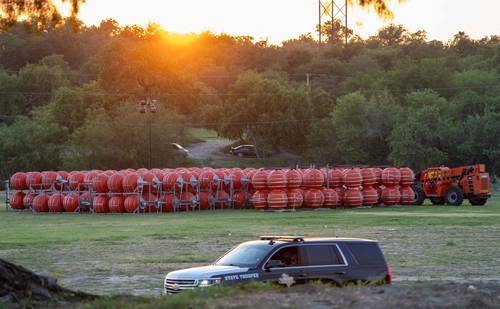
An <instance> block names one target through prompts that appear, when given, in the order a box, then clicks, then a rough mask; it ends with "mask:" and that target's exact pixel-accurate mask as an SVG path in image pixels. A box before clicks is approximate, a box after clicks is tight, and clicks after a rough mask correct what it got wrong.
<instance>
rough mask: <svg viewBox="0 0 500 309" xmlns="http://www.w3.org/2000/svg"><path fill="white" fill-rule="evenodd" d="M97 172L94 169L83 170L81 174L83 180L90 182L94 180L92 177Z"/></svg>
mask: <svg viewBox="0 0 500 309" xmlns="http://www.w3.org/2000/svg"><path fill="white" fill-rule="evenodd" d="M97 174H99V173H98V172H96V171H90V172H85V173H84V174H83V182H84V183H87V184H91V183H92V181H94V177H95V176H97Z"/></svg>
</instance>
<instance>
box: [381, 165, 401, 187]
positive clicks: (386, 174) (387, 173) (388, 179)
mask: <svg viewBox="0 0 500 309" xmlns="http://www.w3.org/2000/svg"><path fill="white" fill-rule="evenodd" d="M400 180H401V174H400V173H399V169H397V168H395V167H388V168H385V169H384V170H383V171H382V183H383V184H384V186H391V185H392V186H395V185H397V184H399V182H400Z"/></svg>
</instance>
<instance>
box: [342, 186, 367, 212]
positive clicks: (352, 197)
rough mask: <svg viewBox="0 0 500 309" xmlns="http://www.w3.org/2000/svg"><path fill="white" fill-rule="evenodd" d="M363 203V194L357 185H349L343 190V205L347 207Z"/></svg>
mask: <svg viewBox="0 0 500 309" xmlns="http://www.w3.org/2000/svg"><path fill="white" fill-rule="evenodd" d="M362 204H363V194H361V191H360V190H359V187H349V188H347V190H346V191H345V192H344V205H345V206H347V207H351V208H355V207H359V206H361V205H362Z"/></svg>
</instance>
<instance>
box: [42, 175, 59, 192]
mask: <svg viewBox="0 0 500 309" xmlns="http://www.w3.org/2000/svg"><path fill="white" fill-rule="evenodd" d="M57 176H58V175H57V173H56V172H53V171H46V172H42V189H44V190H48V189H50V188H51V187H52V185H53V184H54V182H56V179H57Z"/></svg>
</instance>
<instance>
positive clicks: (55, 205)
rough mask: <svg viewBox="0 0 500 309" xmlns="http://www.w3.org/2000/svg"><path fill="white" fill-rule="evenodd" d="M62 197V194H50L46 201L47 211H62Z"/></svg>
mask: <svg viewBox="0 0 500 309" xmlns="http://www.w3.org/2000/svg"><path fill="white" fill-rule="evenodd" d="M63 198H64V196H63V195H62V194H59V193H56V194H52V195H51V196H50V197H49V201H48V202H47V205H48V207H49V212H63V211H64V208H63Z"/></svg>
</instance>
